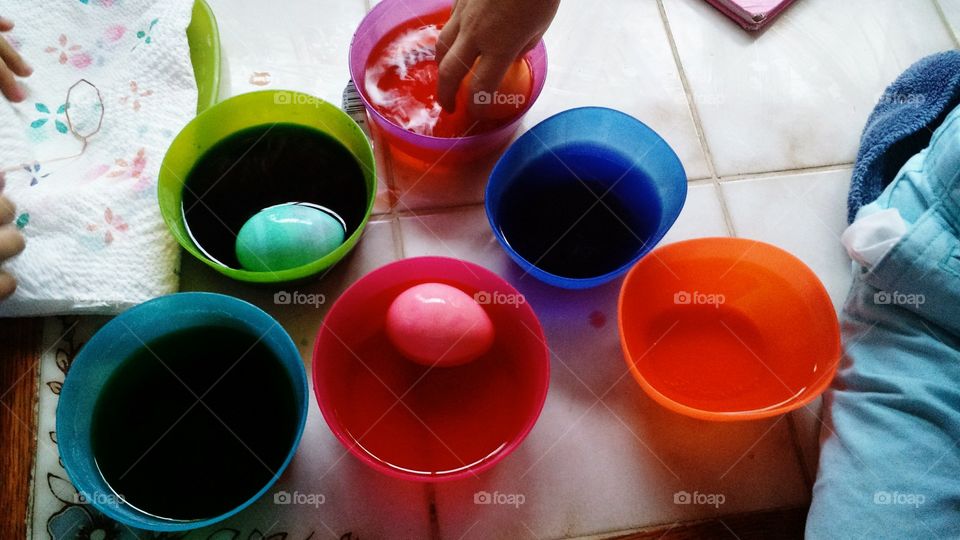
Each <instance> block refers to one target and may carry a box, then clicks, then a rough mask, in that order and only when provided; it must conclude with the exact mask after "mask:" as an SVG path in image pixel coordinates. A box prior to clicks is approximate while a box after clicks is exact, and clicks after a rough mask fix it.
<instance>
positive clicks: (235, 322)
mask: <svg viewBox="0 0 960 540" xmlns="http://www.w3.org/2000/svg"><path fill="white" fill-rule="evenodd" d="M211 324H216V325H220V326H226V327H230V328H236V329H239V330H243V331H246V332H248V333H250V334H252V335H257V336H261V335H262V336H263V338H262V339H261V341H260V343H262V344H264V345H265V346H266V347H267V348H268V349H269V350H270V351H271V352H272V353H273V355H274V356H275V357H276V358H277V359H278V360H279V361H280V363H281V365H282V366H283V368H284V369H285V370H286V372H287V374H288V375H289V376H290V380H291V382H292V385H291V388H290V392H291V393H292V394H293V395H294V397H295V401H296V405H297V411H298V414H299V423H298V427H297V431H296V435H295V437H294V438H293V441H292V443H291V445H290V449H289V451H288V453H287V457H286V459H285V460H284V461H283V464H282V465H281V466H280V468H279V469H278V470H277V471H276V474H274V475H273V477H272V478H271V479H270V481H269V482H267V484H266V485H264V486H263V487H262V488H261V489H260V491H258V492H257V493H255V494H251V497H250V498H249V499H247V500H246V501H245V502H244V503H243V504H241V505H239V506H237V507H236V508H234V509H232V510H230V511H229V512H227V513H225V514H222V515H220V516H217V517H214V518H209V519H204V520H194V521H173V520H168V519H164V518H160V517H156V516H153V515H150V514H147V513H145V512H142V511H140V510H138V509H136V508H134V507H132V506H130V505H128V504H127V503H125V502H124V501H123V500H121V499H120V498H118V497H116V496H115V495H114V493H113V491H112V490H111V488H110V486H109V485H108V484H107V482H106V481H105V480H104V478H103V476H102V475H101V474H100V471H99V469H98V467H97V463H96V460H95V459H94V454H93V446H92V440H91V428H92V424H93V411H94V407H95V406H96V403H97V398H98V397H99V396H100V392H101V390H102V389H103V387H104V385H105V384H106V383H107V381H108V380H109V379H110V376H111V375H112V374H113V373H114V371H115V370H116V369H117V368H118V367H119V366H120V365H121V364H123V362H124V361H126V360H127V359H128V358H130V357H131V355H132V354H133V353H134V352H136V351H138V350H140V349H142V348H143V347H144V343H150V342H151V341H154V340H155V339H157V338H159V337H161V336H165V335H168V334H170V333H173V332H178V331H181V330H184V329H187V328H194V327H198V326H208V325H211ZM307 396H308V394H307V376H306V372H305V370H304V367H303V359H302V358H301V356H300V351H298V350H297V347H296V345H294V343H293V340H291V339H290V336H289V335H287V333H286V332H285V331H284V330H283V327H281V326H280V324H279V323H278V322H277V321H276V320H274V319H273V318H272V317H270V315H267V314H266V313H265V312H263V311H262V310H260V309H259V308H257V307H255V306H253V305H251V304H248V303H247V302H244V301H242V300H238V299H236V298H232V297H229V296H224V295H220V294H213V293H180V294H173V295H170V296H163V297H160V298H157V299H155V300H151V301H149V302H146V303H144V304H141V305H139V306H137V307H134V308H131V309H129V310H127V311H125V312H124V313H122V314H121V315H119V316H118V317H116V318H115V319H113V320H111V321H110V322H109V323H107V324H106V325H105V326H104V327H103V328H101V329H100V331H99V332H97V333H96V334H95V335H94V336H93V337H92V338H91V339H90V341H89V342H87V344H86V345H84V347H83V349H81V351H80V353H79V354H78V355H77V357H76V358H75V359H74V360H73V363H72V364H71V365H70V371H69V372H68V373H67V377H66V380H65V381H64V383H63V388H62V389H61V391H60V402H59V404H58V406H57V441H58V446H59V448H60V457H61V459H62V460H63V466H64V468H65V469H66V470H67V474H68V475H69V476H70V480H71V481H73V484H74V486H76V488H77V491H78V492H79V494H80V496H81V497H83V499H84V500H86V501H89V502H90V504H91V505H93V506H94V507H95V508H96V509H97V510H99V511H100V512H102V513H104V514H105V515H107V516H109V517H110V518H112V519H114V520H116V521H119V522H120V523H123V524H126V525H129V526H130V527H134V528H137V529H147V530H151V531H168V532H172V531H186V530H191V529H197V528H200V527H204V526H207V525H211V524H213V523H216V522H219V521H222V520H224V519H227V518H229V517H230V516H232V515H234V514H236V513H237V512H240V511H241V510H243V509H244V508H246V507H247V506H249V505H250V504H252V503H253V502H254V501H256V500H257V499H259V498H260V497H261V496H263V494H264V493H266V492H267V490H268V489H270V487H271V486H272V485H273V484H274V483H275V482H276V481H277V479H278V478H279V477H280V475H281V474H282V473H283V471H284V469H286V468H287V465H289V464H290V460H292V459H293V455H294V453H295V452H296V450H297V446H298V445H299V444H300V437H301V436H302V435H303V429H304V425H305V424H306V421H307V405H308V398H307ZM185 489H187V487H186V486H185Z"/></svg>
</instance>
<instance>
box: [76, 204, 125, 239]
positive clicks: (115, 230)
mask: <svg viewBox="0 0 960 540" xmlns="http://www.w3.org/2000/svg"><path fill="white" fill-rule="evenodd" d="M87 230H88V231H90V232H91V233H93V234H94V235H95V236H98V237H100V238H103V244H104V246H109V245H110V244H112V243H113V241H114V239H115V238H116V235H117V234H121V233H125V232H127V231H128V230H130V226H129V225H128V224H127V222H126V221H124V220H123V218H122V217H120V216H118V215H116V214H114V213H113V210H111V209H110V207H107V209H106V210H104V211H103V222H102V223H91V224H89V225H87Z"/></svg>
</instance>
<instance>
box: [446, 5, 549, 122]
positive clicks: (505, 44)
mask: <svg viewBox="0 0 960 540" xmlns="http://www.w3.org/2000/svg"><path fill="white" fill-rule="evenodd" d="M559 5H560V0H457V1H456V2H455V3H454V8H453V15H452V16H451V17H450V21H449V22H448V23H447V24H446V26H444V27H443V31H442V32H441V33H440V40H439V41H438V42H437V62H439V63H440V74H439V81H438V84H437V100H438V101H439V102H440V105H442V106H443V108H444V109H446V110H447V111H448V112H453V110H454V109H455V107H456V96H457V90H458V89H459V88H460V83H461V82H462V81H463V78H464V77H465V76H466V75H467V72H469V71H470V68H471V67H473V64H474V62H475V61H476V60H477V57H479V58H480V61H479V62H478V63H477V69H476V77H475V79H474V80H473V81H471V84H472V88H471V90H472V91H473V92H474V93H475V92H490V93H493V92H494V91H495V90H496V89H497V87H498V86H499V85H500V83H501V82H502V81H503V77H504V75H505V74H506V72H507V69H508V68H509V67H510V64H512V63H513V61H514V60H516V59H517V57H519V56H520V55H521V54H523V53H524V52H526V51H528V50H530V49H532V48H533V47H535V46H536V45H537V43H539V42H540V39H541V38H542V37H543V34H544V33H545V32H546V31H547V28H548V27H549V26H550V22H551V21H553V17H554V15H556V13H557V8H558V7H559Z"/></svg>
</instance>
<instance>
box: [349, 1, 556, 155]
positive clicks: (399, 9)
mask: <svg viewBox="0 0 960 540" xmlns="http://www.w3.org/2000/svg"><path fill="white" fill-rule="evenodd" d="M452 4H453V3H452V2H451V0H418V1H417V2H410V1H409V0H383V1H382V2H380V3H379V4H377V5H376V7H374V8H373V9H372V10H370V13H368V14H367V16H366V17H365V18H364V19H363V21H361V23H360V26H359V27H358V28H357V31H356V33H354V35H353V41H352V42H351V44H350V77H351V78H352V79H353V82H354V83H355V84H356V85H357V90H359V92H360V98H361V99H362V100H363V104H364V106H365V107H366V109H367V117H368V118H370V119H372V121H373V123H374V125H375V126H376V128H377V129H378V130H379V131H380V133H381V135H382V137H383V139H384V141H385V142H386V143H387V144H389V145H390V146H391V147H393V148H397V149H399V150H401V151H403V152H405V153H407V154H409V155H410V156H413V157H415V158H419V159H421V160H426V161H431V162H433V161H437V160H440V159H441V158H442V159H443V161H444V162H456V161H465V160H470V159H474V158H477V157H480V156H483V155H487V154H490V153H492V152H494V151H496V150H499V149H500V148H503V147H504V146H506V144H507V143H508V142H510V139H511V138H513V134H514V133H515V132H516V131H517V127H519V125H520V121H521V120H522V119H523V116H524V115H525V114H526V113H527V111H528V110H530V107H532V106H533V104H534V102H536V101H537V98H538V97H539V96H540V92H541V91H543V85H544V83H545V82H546V80H547V49H546V46H545V45H544V43H543V41H541V42H540V43H538V44H537V46H536V47H534V48H533V49H532V50H531V51H530V52H528V53H527V54H526V56H525V57H524V58H526V59H527V62H529V63H530V67H531V69H532V71H533V73H532V75H533V91H532V92H531V94H530V100H529V101H528V102H527V104H526V106H525V107H524V109H523V111H522V112H521V113H520V114H519V115H517V117H516V118H515V119H514V120H513V121H512V122H510V123H508V124H504V125H503V126H501V127H499V128H497V129H495V130H492V131H487V132H484V133H480V134H477V135H471V136H469V137H457V138H442V137H430V136H427V135H419V134H416V133H413V132H410V131H407V130H406V129H404V128H402V127H400V126H398V125H396V124H393V123H392V122H390V121H389V120H387V119H386V118H385V117H384V116H383V115H381V114H380V113H379V112H377V110H376V109H375V108H374V107H373V105H371V103H370V101H369V99H368V97H367V91H366V88H365V87H364V79H365V77H364V74H365V73H366V67H367V61H368V60H369V58H370V53H371V51H372V50H373V48H374V47H375V46H376V45H377V43H378V42H379V41H380V39H382V38H383V37H384V36H385V35H387V34H388V33H389V32H390V31H391V30H393V29H394V28H396V27H397V26H400V25H401V24H403V23H405V22H407V21H409V20H410V19H413V18H416V17H420V16H424V15H429V14H431V13H436V12H437V11H440V10H441V9H444V8H449V7H450V6H451V5H452Z"/></svg>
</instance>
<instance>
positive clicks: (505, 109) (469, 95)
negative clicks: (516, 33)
mask: <svg viewBox="0 0 960 540" xmlns="http://www.w3.org/2000/svg"><path fill="white" fill-rule="evenodd" d="M476 68H477V65H476V64H474V65H473V68H472V69H471V70H470V73H468V74H467V76H466V77H465V78H464V79H463V83H461V85H460V91H459V92H457V110H460V108H461V107H467V108H468V110H470V112H471V113H472V115H473V116H475V117H477V118H478V119H481V120H501V121H502V120H509V119H512V118H513V117H515V116H518V115H519V114H520V111H522V110H523V108H524V107H525V106H526V105H527V101H528V100H529V99H530V94H531V92H532V90H533V76H532V74H531V73H530V65H529V64H528V63H527V61H526V60H524V59H523V58H518V59H517V60H516V61H515V62H514V63H513V64H511V65H510V68H509V69H507V74H506V76H504V78H503V82H501V83H500V86H499V88H497V91H496V92H494V93H492V94H491V93H489V92H477V93H475V94H474V93H473V92H472V90H471V87H472V85H473V79H474V71H475V70H476Z"/></svg>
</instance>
